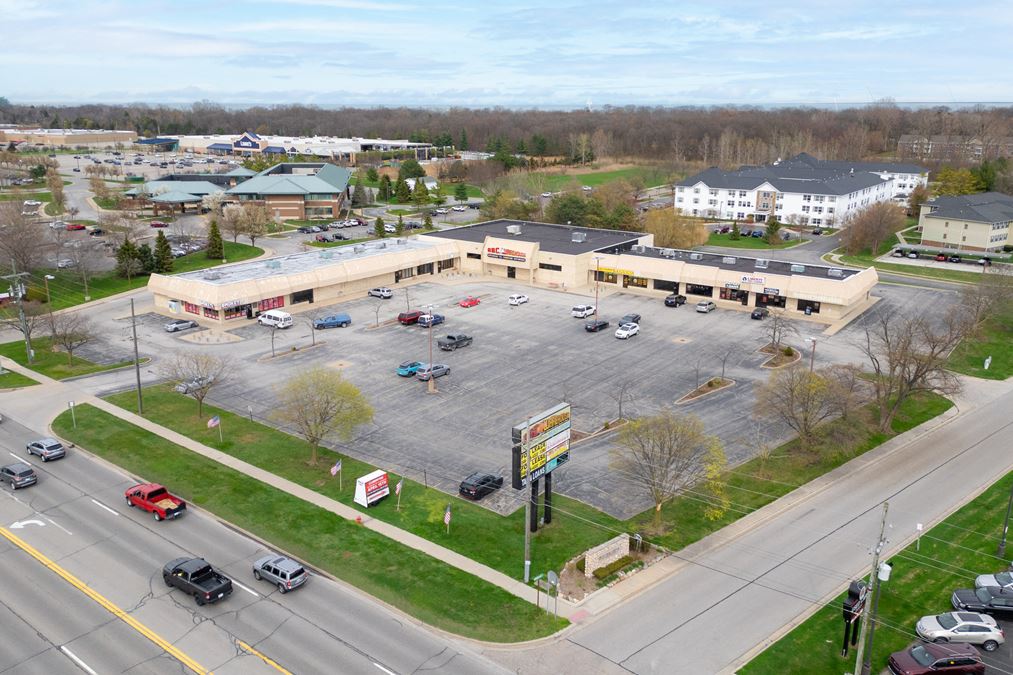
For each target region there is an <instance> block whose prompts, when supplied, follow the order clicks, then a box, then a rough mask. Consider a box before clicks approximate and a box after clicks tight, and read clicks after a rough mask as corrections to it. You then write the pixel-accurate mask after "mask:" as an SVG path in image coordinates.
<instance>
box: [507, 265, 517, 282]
mask: <svg viewBox="0 0 1013 675" xmlns="http://www.w3.org/2000/svg"><path fill="white" fill-rule="evenodd" d="M516 278H517V268H516V267H507V279H516Z"/></svg>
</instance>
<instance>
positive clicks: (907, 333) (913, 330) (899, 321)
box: [860, 312, 968, 432]
mask: <svg viewBox="0 0 1013 675" xmlns="http://www.w3.org/2000/svg"><path fill="white" fill-rule="evenodd" d="M933 318H934V319H938V322H937V323H935V324H933V323H930V322H929V320H928V319H927V318H926V317H925V316H924V315H917V316H910V317H906V316H903V315H900V314H896V313H888V312H878V313H876V315H874V316H873V317H870V320H869V321H868V322H867V323H866V326H865V338H864V340H863V342H862V343H861V345H860V348H861V350H862V352H863V353H864V354H865V356H866V357H867V358H868V359H869V364H870V365H871V366H872V374H873V377H872V384H873V391H874V392H875V395H876V406H877V408H878V409H879V429H880V431H883V432H889V431H890V426H891V424H892V422H893V418H894V416H895V415H896V414H897V411H898V410H899V409H900V407H901V406H902V405H903V404H904V403H905V402H906V401H907V400H908V399H909V398H911V397H912V396H914V395H915V394H919V393H923V392H938V393H940V394H943V395H952V394H955V393H957V392H958V391H960V382H959V380H957V378H956V376H954V374H953V373H951V372H950V371H949V370H947V368H946V365H947V359H948V358H949V355H950V352H952V351H953V349H954V348H955V347H956V346H957V345H958V344H959V343H960V341H961V340H962V339H963V338H964V337H965V336H966V335H967V334H968V323H967V321H966V319H965V318H964V317H961V316H960V315H959V314H958V313H952V312H948V313H944V314H943V316H941V317H933Z"/></svg>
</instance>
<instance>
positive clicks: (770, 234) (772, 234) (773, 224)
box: [764, 218, 781, 244]
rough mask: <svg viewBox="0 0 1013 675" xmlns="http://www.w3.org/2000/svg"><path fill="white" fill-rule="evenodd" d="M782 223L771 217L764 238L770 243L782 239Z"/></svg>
mask: <svg viewBox="0 0 1013 675" xmlns="http://www.w3.org/2000/svg"><path fill="white" fill-rule="evenodd" d="M780 233H781V223H779V222H777V220H776V219H774V218H771V219H770V220H768V221H767V231H766V234H765V236H764V239H766V240H767V243H768V244H777V243H779V242H780V241H781V234H780Z"/></svg>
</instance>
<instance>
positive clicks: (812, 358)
mask: <svg viewBox="0 0 1013 675" xmlns="http://www.w3.org/2000/svg"><path fill="white" fill-rule="evenodd" d="M805 341H806V342H810V343H812V351H811V352H810V354H809V372H810V373H811V372H812V371H813V366H814V365H815V364H816V338H814V337H807V338H806V339H805Z"/></svg>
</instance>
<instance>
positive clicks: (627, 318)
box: [619, 314, 640, 326]
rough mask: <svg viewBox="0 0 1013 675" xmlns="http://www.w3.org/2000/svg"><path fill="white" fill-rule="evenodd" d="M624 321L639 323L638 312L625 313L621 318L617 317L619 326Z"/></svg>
mask: <svg viewBox="0 0 1013 675" xmlns="http://www.w3.org/2000/svg"><path fill="white" fill-rule="evenodd" d="M624 323H635V324H639V323H640V315H639V314H627V315H626V316H624V317H623V318H621V319H619V325H620V326H621V325H623V324H624Z"/></svg>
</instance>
